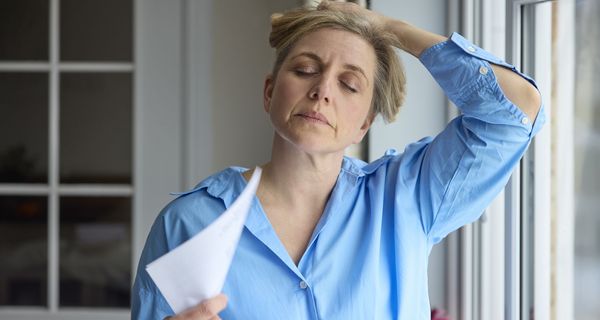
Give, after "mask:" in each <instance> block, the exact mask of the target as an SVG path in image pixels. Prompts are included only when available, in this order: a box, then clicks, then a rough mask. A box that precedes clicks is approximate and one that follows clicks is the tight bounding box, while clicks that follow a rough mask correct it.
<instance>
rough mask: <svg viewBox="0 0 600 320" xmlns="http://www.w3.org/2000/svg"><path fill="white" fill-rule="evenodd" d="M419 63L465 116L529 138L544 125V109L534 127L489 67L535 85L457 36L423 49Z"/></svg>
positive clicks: (522, 75)
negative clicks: (517, 129) (507, 127)
mask: <svg viewBox="0 0 600 320" xmlns="http://www.w3.org/2000/svg"><path fill="white" fill-rule="evenodd" d="M419 60H420V61H421V62H422V63H423V65H424V66H425V67H426V68H427V70H428V71H429V72H430V73H431V75H432V76H433V78H434V79H435V80H436V81H437V82H438V84H439V85H440V86H441V87H442V89H443V90H444V92H445V93H446V95H447V96H448V98H449V99H450V100H451V101H452V102H453V103H454V104H455V105H456V106H457V107H458V108H459V109H460V110H461V111H462V112H463V114H465V115H469V116H473V117H476V118H478V119H480V120H482V121H486V122H491V123H504V124H509V125H516V126H520V127H522V128H523V129H525V130H526V132H528V133H529V135H530V136H531V135H533V134H535V133H537V131H539V129H540V128H541V125H542V124H543V123H544V122H545V116H544V112H543V107H542V108H540V112H539V113H538V117H537V118H536V119H535V123H533V121H532V120H533V119H529V118H528V117H527V116H526V115H525V113H524V112H523V111H522V110H521V109H519V108H518V107H517V106H515V105H514V104H513V103H511V102H510V101H509V100H508V99H507V98H506V96H505V95H504V93H503V92H502V90H501V88H500V86H499V84H498V81H497V79H496V76H495V74H494V72H493V70H492V68H491V65H490V64H496V65H499V66H503V67H506V68H508V69H510V70H512V71H514V72H516V73H517V74H519V75H520V76H521V77H523V78H524V79H526V80H527V81H529V82H530V83H531V84H532V85H534V86H535V87H536V88H537V85H536V84H535V81H534V80H533V79H531V78H530V77H528V76H527V75H525V74H523V73H522V72H520V71H519V70H517V69H516V68H515V67H514V66H513V65H511V64H509V63H507V62H505V61H504V60H502V59H500V58H498V57H496V56H494V55H493V54H491V53H489V52H487V51H485V50H483V49H481V48H480V47H478V46H476V45H474V44H473V43H471V42H470V41H469V40H467V39H465V38H464V37H463V36H461V35H460V34H458V33H456V32H455V33H453V34H452V35H451V36H450V38H449V39H448V40H446V41H443V42H440V43H438V44H435V45H433V46H431V47H430V48H428V49H426V50H425V51H424V52H423V53H422V54H421V56H420V57H419Z"/></svg>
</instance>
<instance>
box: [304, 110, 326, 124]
mask: <svg viewBox="0 0 600 320" xmlns="http://www.w3.org/2000/svg"><path fill="white" fill-rule="evenodd" d="M296 116H299V117H303V118H305V119H306V120H309V121H314V122H321V123H323V124H326V125H328V126H331V124H330V123H329V120H327V118H326V117H325V116H324V115H323V114H321V113H319V112H316V111H307V112H301V113H297V114H296Z"/></svg>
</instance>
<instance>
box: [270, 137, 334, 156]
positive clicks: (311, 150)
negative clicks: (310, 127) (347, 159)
mask: <svg viewBox="0 0 600 320" xmlns="http://www.w3.org/2000/svg"><path fill="white" fill-rule="evenodd" d="M277 134H278V135H279V136H280V137H281V138H282V139H283V140H284V141H286V142H287V143H288V144H289V145H291V146H293V147H294V148H296V149H298V150H300V151H302V152H304V153H308V154H328V153H337V152H342V153H343V152H344V149H345V147H344V146H340V145H338V144H339V143H338V142H336V141H333V139H332V138H331V137H327V136H323V135H318V134H315V133H306V132H301V133H296V134H289V135H285V136H283V135H281V134H279V133H277Z"/></svg>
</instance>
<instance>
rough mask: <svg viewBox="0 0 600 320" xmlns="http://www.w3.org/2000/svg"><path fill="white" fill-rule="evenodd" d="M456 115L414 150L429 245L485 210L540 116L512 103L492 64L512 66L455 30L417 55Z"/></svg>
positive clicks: (537, 126) (536, 128)
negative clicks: (416, 157) (505, 93)
mask: <svg viewBox="0 0 600 320" xmlns="http://www.w3.org/2000/svg"><path fill="white" fill-rule="evenodd" d="M420 60H421V62H422V63H423V64H424V65H425V67H426V68H427V69H428V70H429V72H430V73H431V75H432V76H433V77H434V79H435V80H436V81H437V82H438V84H439V85H440V86H441V87H442V89H443V90H444V92H445V94H446V95H447V96H448V98H449V99H450V100H451V101H452V102H453V103H454V104H455V105H456V106H457V107H458V108H459V109H460V111H461V115H460V116H458V117H456V118H455V119H454V120H452V121H451V122H450V123H449V124H448V126H447V127H446V128H445V129H444V130H443V131H442V132H441V133H440V134H439V135H438V136H436V137H435V138H434V139H433V140H430V141H427V143H426V144H424V145H423V146H422V148H419V149H420V150H419V152H418V158H419V161H416V162H413V163H417V164H418V168H415V170H416V171H418V186H417V188H416V189H417V191H418V192H417V194H416V197H417V199H416V200H417V201H418V203H419V208H420V214H421V219H422V223H423V227H424V229H425V232H426V233H427V234H428V236H429V238H430V240H431V241H432V242H433V243H437V242H439V241H440V240H441V239H442V238H443V237H445V236H446V235H447V234H448V233H450V232H451V231H453V230H455V229H457V228H459V227H461V226H463V225H465V224H467V223H470V222H472V221H474V220H476V219H477V218H479V216H480V215H481V214H482V213H483V211H484V210H485V208H486V207H487V206H488V205H489V203H490V202H491V201H492V200H493V198H494V197H495V196H496V195H497V194H498V193H499V192H500V191H501V190H502V188H503V187H504V186H505V184H506V182H507V181H508V179H509V177H510V174H511V172H512V170H513V168H514V166H515V165H516V164H517V163H518V161H519V159H520V158H521V157H522V156H523V154H524V152H525V151H526V149H527V147H528V145H529V143H530V141H531V139H532V137H533V136H534V135H535V134H536V133H537V132H538V131H539V130H540V129H541V127H542V125H543V123H544V122H545V116H544V112H543V107H542V108H540V111H539V113H538V116H537V118H536V119H529V118H528V117H527V115H526V114H525V113H524V112H523V111H521V110H520V109H519V108H518V107H517V106H516V105H514V104H513V103H512V102H510V101H509V100H508V99H507V98H506V96H505V95H504V93H503V92H502V89H501V88H500V86H499V84H498V81H497V79H496V77H495V75H494V72H493V70H492V68H491V64H496V65H500V66H503V67H506V68H508V69H511V70H513V71H514V72H517V73H518V74H519V75H521V76H522V77H524V78H525V79H527V80H528V81H529V82H531V83H532V84H533V85H534V86H535V82H534V81H533V80H532V79H531V78H529V77H527V76H525V75H523V74H522V73H520V72H519V71H518V70H516V69H515V67H514V66H512V65H510V64H507V63H506V62H504V61H502V60H501V59H498V58H496V57H495V56H493V55H492V54H490V53H488V52H486V51H485V50H483V49H481V48H479V47H477V46H475V45H473V44H472V43H470V42H469V41H467V40H466V39H465V38H463V37H462V36H461V35H459V34H457V33H454V34H453V35H452V36H451V37H450V38H449V39H448V40H447V41H444V42H441V43H438V44H436V45H434V46H433V47H431V48H429V49H427V50H426V51H425V52H423V54H422V55H421V57H420Z"/></svg>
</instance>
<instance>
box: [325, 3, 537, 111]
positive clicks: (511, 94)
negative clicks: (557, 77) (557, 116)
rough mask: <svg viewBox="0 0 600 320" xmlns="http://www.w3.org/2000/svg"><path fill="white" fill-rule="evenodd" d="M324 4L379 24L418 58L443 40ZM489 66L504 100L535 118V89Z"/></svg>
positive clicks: (342, 5)
mask: <svg viewBox="0 0 600 320" xmlns="http://www.w3.org/2000/svg"><path fill="white" fill-rule="evenodd" d="M326 5H327V6H328V7H331V8H337V9H339V10H348V11H354V12H356V13H358V14H361V15H364V16H366V17H368V18H369V20H371V22H373V23H376V24H379V25H380V26H382V27H383V29H384V30H386V31H388V32H390V33H391V34H393V35H394V36H395V37H396V39H397V46H398V48H399V49H401V50H404V51H406V52H408V53H410V54H411V55H413V56H414V57H416V58H419V57H420V56H421V54H422V53H423V52H424V51H425V50H427V49H428V48H430V47H432V46H434V45H436V44H438V43H440V42H443V41H445V40H447V38H446V37H444V36H441V35H439V34H435V33H432V32H429V31H426V30H423V29H421V28H418V27H416V26H413V25H411V24H408V23H406V22H404V21H400V20H395V19H392V18H389V17H386V16H384V15H382V14H379V13H377V12H374V11H371V10H368V9H365V8H363V7H361V6H359V5H356V4H354V3H347V2H346V3H344V2H327V4H326ZM491 66H492V70H493V71H494V73H495V74H496V78H497V80H498V84H499V85H500V88H501V89H502V91H503V92H504V94H505V95H506V97H507V98H508V100H510V101H511V102H512V103H513V104H515V105H516V106H517V107H518V108H519V109H521V111H523V112H524V113H525V114H526V115H527V117H529V119H531V120H532V121H535V119H536V115H537V114H538V111H539V110H540V106H541V98H540V94H539V92H538V91H537V89H536V88H535V87H534V86H533V85H532V84H531V83H529V81H527V80H525V79H524V78H523V77H521V76H520V75H518V74H517V73H515V72H513V71H512V70H509V69H507V68H504V67H502V66H498V65H495V64H492V65H491Z"/></svg>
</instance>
